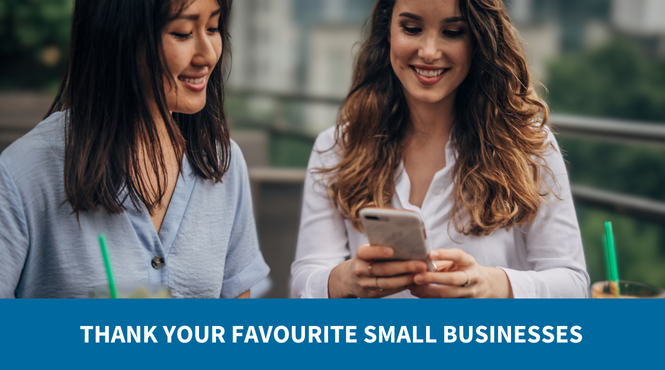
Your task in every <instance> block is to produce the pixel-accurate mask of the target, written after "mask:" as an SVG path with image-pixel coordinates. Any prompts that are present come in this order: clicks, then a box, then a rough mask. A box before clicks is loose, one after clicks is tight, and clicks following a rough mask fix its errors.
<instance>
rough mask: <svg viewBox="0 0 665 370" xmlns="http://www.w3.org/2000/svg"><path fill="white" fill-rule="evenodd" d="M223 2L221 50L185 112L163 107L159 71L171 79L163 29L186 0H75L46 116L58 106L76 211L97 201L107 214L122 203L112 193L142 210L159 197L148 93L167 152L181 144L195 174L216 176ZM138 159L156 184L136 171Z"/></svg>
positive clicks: (223, 24)
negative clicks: (202, 96)
mask: <svg viewBox="0 0 665 370" xmlns="http://www.w3.org/2000/svg"><path fill="white" fill-rule="evenodd" d="M231 2H232V1H231V0H218V3H219V5H220V7H221V14H220V21H219V22H220V23H219V31H220V34H221V36H222V57H221V58H220V60H219V61H218V63H217V65H216V66H215V67H214V69H213V72H212V74H211V76H210V80H209V82H208V85H207V96H206V99H207V100H206V105H205V107H204V108H203V110H202V111H200V112H198V113H196V114H192V115H187V114H179V113H174V114H173V115H171V114H170V113H169V109H168V106H167V104H166V97H165V93H164V85H163V84H164V82H163V81H164V80H163V78H164V76H168V77H169V78H171V80H170V83H172V84H173V83H174V82H175V81H172V77H171V75H170V74H169V73H168V68H167V66H166V61H165V58H164V53H163V49H162V33H163V31H164V28H165V27H166V25H167V24H168V22H170V21H171V20H173V19H174V18H176V17H177V16H178V15H179V14H180V13H181V12H182V11H183V10H184V9H185V8H186V7H187V6H188V5H189V4H191V1H190V0H141V1H137V0H76V3H75V5H74V17H73V23H72V36H71V44H70V54H69V60H68V62H67V69H66V72H65V76H64V78H63V81H62V84H61V86H60V90H59V91H58V94H57V96H56V98H55V101H54V102H53V105H52V106H51V109H50V110H49V112H48V114H47V116H48V115H50V114H52V113H53V112H57V111H66V122H67V124H66V129H65V164H64V185H65V194H66V197H67V201H68V203H69V204H70V205H71V207H72V209H73V211H74V213H76V215H77V217H78V215H79V213H80V212H81V211H90V210H96V209H97V208H98V207H100V206H101V207H102V208H103V209H104V210H106V212H108V213H109V214H117V213H121V212H123V211H124V210H125V207H124V206H123V203H124V200H125V199H124V197H123V199H121V194H126V196H127V197H129V199H130V200H131V201H132V203H133V204H134V206H138V205H139V203H140V202H142V203H143V204H144V205H145V207H146V208H147V210H148V212H149V213H151V214H152V212H153V211H154V209H155V208H156V207H157V206H158V205H159V204H160V203H161V200H162V197H163V196H164V193H165V190H166V182H167V179H166V164H165V161H164V153H163V150H162V145H165V144H167V143H162V142H160V139H159V135H158V132H157V128H156V125H155V121H154V119H153V117H152V115H151V111H150V105H151V99H154V102H155V103H156V106H157V108H158V110H159V114H160V115H161V119H162V120H163V121H164V122H165V124H166V129H167V132H168V136H169V138H170V144H171V145H172V147H173V149H174V151H175V155H176V158H182V156H183V154H184V153H185V152H186V154H187V159H188V160H189V163H190V164H191V166H192V168H193V169H194V172H195V173H196V175H197V176H199V177H202V178H204V179H208V180H212V181H215V182H221V181H222V177H223V176H224V174H225V173H226V171H227V170H228V167H229V163H230V156H231V153H230V141H229V133H228V127H227V124H226V118H225V115H224V89H223V87H224V81H223V80H224V77H225V71H223V61H224V60H225V59H226V60H228V59H229V58H228V57H229V56H230V55H229V53H230V44H229V34H228V29H227V24H228V18H229V13H230V11H231ZM225 57H226V58H225ZM146 72H147V73H146ZM144 154H145V158H144V159H142V158H143V157H144ZM146 162H147V164H149V165H150V166H148V167H152V169H153V170H154V174H155V178H156V179H157V181H156V184H152V183H150V181H149V180H148V179H146V178H145V176H140V174H141V173H145V167H143V166H142V165H145V164H146ZM179 166H181V164H180V163H179ZM142 167H143V168H142ZM179 170H180V172H181V171H182V168H179ZM139 209H140V208H139Z"/></svg>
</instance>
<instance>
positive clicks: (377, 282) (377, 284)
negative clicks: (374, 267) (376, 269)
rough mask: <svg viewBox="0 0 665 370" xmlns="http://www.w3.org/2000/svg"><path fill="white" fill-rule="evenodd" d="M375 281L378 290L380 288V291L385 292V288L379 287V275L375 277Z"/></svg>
mask: <svg viewBox="0 0 665 370" xmlns="http://www.w3.org/2000/svg"><path fill="white" fill-rule="evenodd" d="M374 281H375V283H376V290H378V291H379V292H383V289H381V288H379V277H378V276H375V277H374Z"/></svg>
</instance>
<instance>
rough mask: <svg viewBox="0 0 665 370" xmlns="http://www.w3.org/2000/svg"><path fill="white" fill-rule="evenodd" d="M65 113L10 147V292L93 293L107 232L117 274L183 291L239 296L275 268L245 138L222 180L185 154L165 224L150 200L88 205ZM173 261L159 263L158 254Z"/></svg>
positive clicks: (5, 183)
mask: <svg viewBox="0 0 665 370" xmlns="http://www.w3.org/2000/svg"><path fill="white" fill-rule="evenodd" d="M64 125H65V114H64V113H62V112H59V113H54V114H52V115H51V116H49V117H48V118H47V119H45V120H44V121H42V122H41V123H40V124H39V125H38V126H37V127H36V128H35V129H33V130H32V131H30V132H29V133H28V134H27V135H25V136H24V137H22V138H21V139H19V140H17V141H16V142H15V143H13V144H12V145H11V146H10V147H8V148H7V149H6V150H5V151H4V152H3V153H2V155H0V297H18V298H21V297H26V298H27V297H35V298H46V297H89V295H90V292H91V291H92V290H93V289H94V288H96V287H99V286H103V285H105V284H106V282H107V280H106V273H105V269H104V263H103V260H102V255H101V252H100V248H99V243H98V236H99V234H100V233H104V234H106V238H107V243H108V253H109V258H110V260H111V264H112V267H113V272H114V275H115V280H116V283H118V284H123V283H124V284H134V283H161V284H164V285H167V286H169V287H170V288H171V291H172V294H173V296H174V297H236V296H238V295H240V294H242V293H243V292H245V291H247V290H248V289H250V288H251V287H252V286H254V285H255V284H256V283H258V282H259V281H261V280H262V279H263V278H265V277H266V276H267V275H268V272H269V270H270V269H269V268H268V266H267V265H266V263H265V261H264V260H263V256H262V255H261V252H260V250H259V245H258V238H257V235H256V226H255V221H254V216H253V212H252V200H251V196H250V186H249V178H248V175H247V166H246V164H245V161H244V159H243V156H242V153H241V151H240V149H239V148H238V146H237V145H236V144H235V142H231V164H230V168H229V171H228V172H227V173H226V175H225V176H224V178H223V182H222V183H217V184H215V183H213V182H212V181H209V180H203V179H201V178H199V177H195V176H194V174H193V172H192V169H191V167H190V165H189V162H188V161H187V159H186V158H185V159H184V160H183V174H184V175H181V176H179V177H178V182H177V184H176V187H175V190H174V193H173V197H172V199H171V203H170V204H169V207H168V210H167V212H166V215H165V218H164V222H163V224H162V227H161V229H160V231H159V234H158V233H157V232H156V230H155V228H154V226H153V224H152V221H151V219H150V215H149V214H148V212H147V211H146V210H145V208H144V207H143V206H141V209H140V210H139V209H136V208H134V207H133V206H132V204H131V201H129V200H127V201H126V203H125V206H126V207H127V212H124V213H122V214H119V215H113V216H111V215H109V214H108V213H106V212H105V211H103V210H100V211H96V212H93V211H90V212H82V213H81V214H80V227H79V223H78V222H77V220H76V216H75V215H74V214H73V213H72V209H71V207H70V205H69V203H67V202H66V200H65V192H64V185H63V164H64V136H63V135H64ZM155 257H157V258H158V259H159V258H162V259H163V261H164V264H163V266H161V267H160V266H159V264H156V265H157V267H160V268H155V267H153V263H152V261H153V259H154V258H155Z"/></svg>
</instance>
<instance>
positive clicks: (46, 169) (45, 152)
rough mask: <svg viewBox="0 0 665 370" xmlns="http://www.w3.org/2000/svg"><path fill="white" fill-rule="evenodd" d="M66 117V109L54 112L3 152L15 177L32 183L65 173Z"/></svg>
mask: <svg viewBox="0 0 665 370" xmlns="http://www.w3.org/2000/svg"><path fill="white" fill-rule="evenodd" d="M65 121H66V114H65V113H64V112H56V113H53V114H51V115H50V116H48V117H47V118H46V119H45V120H43V121H42V122H40V123H39V124H38V125H37V126H36V127H35V128H33V129H32V130H31V131H30V132H28V133H27V134H26V135H24V136H23V137H21V138H20V139H18V140H16V141H15V142H14V143H12V144H11V145H10V146H9V147H7V149H5V150H4V151H3V152H2V154H0V161H1V162H2V164H3V165H4V166H5V167H6V169H7V171H8V172H9V173H10V174H11V176H12V177H13V178H14V180H15V181H17V182H21V181H22V180H23V181H26V184H30V183H31V182H32V181H36V180H38V179H43V178H45V177H48V174H57V175H58V176H59V177H62V176H61V175H62V174H61V173H60V172H61V171H60V170H61V169H62V167H63V164H64V155H65V150H64V134H65ZM45 175H46V176H45Z"/></svg>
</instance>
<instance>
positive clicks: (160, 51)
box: [0, 0, 269, 297]
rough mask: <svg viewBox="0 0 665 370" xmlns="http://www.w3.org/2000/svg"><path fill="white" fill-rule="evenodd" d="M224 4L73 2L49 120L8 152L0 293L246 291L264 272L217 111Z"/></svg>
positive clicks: (1, 209) (2, 161) (3, 172)
mask: <svg viewBox="0 0 665 370" xmlns="http://www.w3.org/2000/svg"><path fill="white" fill-rule="evenodd" d="M230 6H231V1H230V0H143V1H136V0H76V2H75V8H74V18H73V25H72V39H71V45H70V60H69V62H68V65H67V70H66V74H65V76H64V79H63V82H62V85H61V88H60V90H59V92H58V95H57V97H56V99H55V101H54V103H53V106H52V107H51V109H50V111H49V113H48V115H47V117H46V118H45V120H44V121H43V122H41V123H40V124H39V125H38V126H37V127H36V128H35V129H34V130H32V131H31V132H30V133H28V134H27V135H26V136H24V137H23V138H21V139H19V140H17V141H16V142H15V143H14V144H12V145H11V146H10V147H9V148H7V149H6V150H5V151H4V152H3V153H2V155H1V156H0V224H2V225H3V230H2V233H1V235H0V255H1V256H3V258H1V259H0V296H1V297H86V296H89V294H90V293H91V292H92V291H93V290H94V288H95V287H98V286H103V285H105V283H106V274H105V271H104V264H103V262H102V257H101V253H100V251H99V247H98V244H97V237H98V235H99V234H101V233H103V234H106V236H107V240H108V244H109V248H108V253H109V257H110V260H111V262H112V265H113V269H114V272H115V275H116V280H117V281H118V283H119V284H123V283H125V284H132V285H136V284H139V285H142V284H151V283H161V284H163V285H167V286H168V287H169V288H170V290H171V293H172V294H173V296H175V297H246V296H248V295H249V289H250V288H251V287H252V286H253V285H254V284H256V283H258V282H259V281H260V280H261V279H263V278H264V277H265V276H266V275H267V273H268V271H269V269H268V266H267V265H266V264H265V262H264V260H263V257H262V256H261V253H260V251H259V248H258V241H257V236H256V228H255V223H254V218H253V214H252V205H251V197H250V191H249V189H250V188H249V180H248V176H247V169H246V165H245V162H244V160H243V157H242V153H241V152H240V150H239V149H238V147H237V145H236V144H235V143H234V142H233V141H232V140H230V139H229V134H228V127H227V124H226V118H225V115H224V107H223V104H224V103H223V102H224V99H223V79H224V67H225V66H224V64H223V61H224V55H225V54H228V51H229V50H230V49H229V35H228V32H227V21H228V17H229V12H230Z"/></svg>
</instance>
